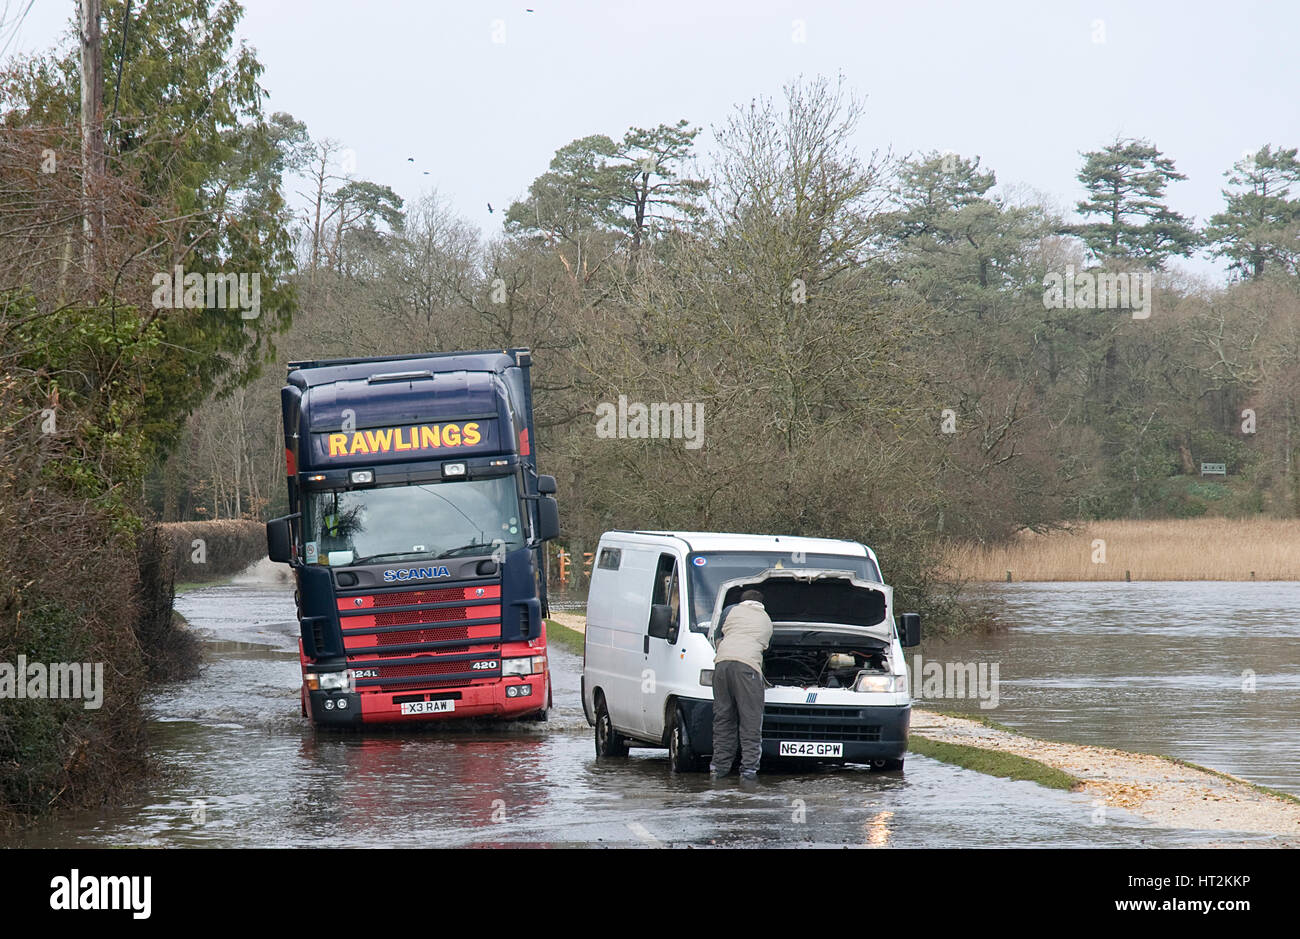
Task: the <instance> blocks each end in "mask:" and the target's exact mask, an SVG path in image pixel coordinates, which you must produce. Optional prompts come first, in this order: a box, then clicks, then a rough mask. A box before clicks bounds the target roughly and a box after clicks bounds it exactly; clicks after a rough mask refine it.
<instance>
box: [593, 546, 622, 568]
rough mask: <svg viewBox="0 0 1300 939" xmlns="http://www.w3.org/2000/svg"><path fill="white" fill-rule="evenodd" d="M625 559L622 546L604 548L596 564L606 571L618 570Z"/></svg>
mask: <svg viewBox="0 0 1300 939" xmlns="http://www.w3.org/2000/svg"><path fill="white" fill-rule="evenodd" d="M622 560H623V550H622V549H621V548H602V549H601V552H600V559H599V560H598V561H597V562H596V566H597V567H599V568H600V569H601V570H605V571H616V570H618V565H619V564H620V563H621V562H622Z"/></svg>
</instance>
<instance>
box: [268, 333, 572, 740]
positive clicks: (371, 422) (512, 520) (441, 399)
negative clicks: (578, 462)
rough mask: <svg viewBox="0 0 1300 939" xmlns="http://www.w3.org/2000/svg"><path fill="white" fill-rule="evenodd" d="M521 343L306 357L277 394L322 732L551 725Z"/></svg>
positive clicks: (546, 479) (308, 705)
mask: <svg viewBox="0 0 1300 939" xmlns="http://www.w3.org/2000/svg"><path fill="white" fill-rule="evenodd" d="M530 369H531V356H530V353H529V351H528V350H527V349H507V350H504V351H491V352H453V353H442V354H427V355H410V356H385V357H381V358H368V359H360V358H357V359H330V360H325V361H313V362H294V363H290V365H289V375H288V383H287V384H286V385H285V386H284V388H283V389H282V390H281V392H280V402H281V411H282V416H283V419H284V447H285V464H286V471H287V476H288V485H289V514H288V515H285V516H283V517H281V518H277V519H273V520H272V521H270V522H268V523H267V526H266V530H267V550H268V553H269V555H270V557H271V560H273V561H280V562H285V563H288V564H290V565H291V566H292V568H293V571H294V576H295V580H296V585H297V590H296V593H295V598H296V601H297V607H298V621H299V625H300V627H301V639H300V641H299V649H300V658H301V662H302V679H303V680H302V692H301V694H302V711H303V714H304V715H305V716H310V718H311V720H312V721H313V723H315V724H316V725H317V726H332V727H351V728H356V727H361V726H364V725H368V724H380V723H394V722H416V721H428V720H444V719H455V718H474V717H486V718H527V719H536V720H545V718H546V714H547V710H548V708H549V707H550V704H551V683H550V671H549V668H548V665H547V655H546V626H545V618H546V616H547V613H548V611H547V597H546V555H545V543H546V542H547V541H548V540H550V539H552V538H555V537H556V536H557V535H558V534H559V511H558V508H557V505H556V501H555V497H554V493H555V478H554V477H552V476H544V475H539V474H538V472H537V454H536V448H535V445H534V444H535V433H534V425H533V401H532V385H531V380H530Z"/></svg>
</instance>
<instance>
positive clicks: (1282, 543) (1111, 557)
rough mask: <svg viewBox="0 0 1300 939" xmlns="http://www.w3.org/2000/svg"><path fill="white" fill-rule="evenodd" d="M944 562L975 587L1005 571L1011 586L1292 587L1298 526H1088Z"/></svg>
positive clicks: (956, 551) (1211, 521)
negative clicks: (1270, 583)
mask: <svg viewBox="0 0 1300 939" xmlns="http://www.w3.org/2000/svg"><path fill="white" fill-rule="evenodd" d="M1098 542H1102V543H1103V544H1098ZM1102 549H1104V553H1103V550H1102ZM1102 558H1104V561H1102V560H1101V559H1102ZM945 562H946V565H947V567H948V568H949V570H950V572H951V573H952V574H954V575H955V576H957V577H960V578H963V579H967V580H975V581H1004V580H1006V579H1007V571H1010V572H1011V578H1012V580H1017V581H1034V580H1067V581H1069V580H1124V579H1125V577H1126V576H1129V577H1131V578H1132V579H1133V580H1252V579H1254V580H1297V579H1300V521H1289V520H1285V519H1264V518H1252V519H1227V518H1196V519H1165V520H1159V521H1108V522H1089V523H1083V524H1079V525H1077V526H1075V527H1074V528H1073V529H1072V530H1070V531H1057V532H1051V533H1049V534H1046V535H1040V534H1036V533H1034V532H1021V533H1020V534H1019V535H1018V536H1017V537H1016V538H1015V540H1014V541H1012V542H1011V543H1008V544H1005V545H979V544H973V543H969V542H964V543H955V544H953V545H951V546H950V548H949V550H948V552H947V553H946V555H945Z"/></svg>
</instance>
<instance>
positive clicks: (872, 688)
mask: <svg viewBox="0 0 1300 939" xmlns="http://www.w3.org/2000/svg"><path fill="white" fill-rule="evenodd" d="M853 690H854V691H860V692H895V691H906V690H907V678H906V677H904V676H896V675H882V674H881V673H880V672H859V673H858V680H857V681H855V682H854V683H853Z"/></svg>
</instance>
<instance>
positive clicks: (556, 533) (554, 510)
mask: <svg viewBox="0 0 1300 939" xmlns="http://www.w3.org/2000/svg"><path fill="white" fill-rule="evenodd" d="M537 529H538V532H537V534H538V540H540V541H550V540H551V539H552V538H558V537H560V506H559V504H558V503H557V502H556V501H555V497H554V496H542V497H541V498H540V499H538V500H537Z"/></svg>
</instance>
